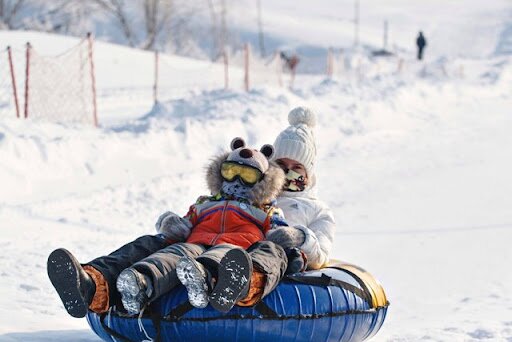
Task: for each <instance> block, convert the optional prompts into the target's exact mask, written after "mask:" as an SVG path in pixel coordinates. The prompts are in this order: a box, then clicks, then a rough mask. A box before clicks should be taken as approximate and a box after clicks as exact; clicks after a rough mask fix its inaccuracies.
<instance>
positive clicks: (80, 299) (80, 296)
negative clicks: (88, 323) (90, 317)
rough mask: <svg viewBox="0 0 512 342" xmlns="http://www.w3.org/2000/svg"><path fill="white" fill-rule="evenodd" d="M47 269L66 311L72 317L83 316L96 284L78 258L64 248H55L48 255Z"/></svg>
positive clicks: (85, 313)
mask: <svg viewBox="0 0 512 342" xmlns="http://www.w3.org/2000/svg"><path fill="white" fill-rule="evenodd" d="M47 271H48V277H49V278H50V281H51V282H52V285H53V287H54V288H55V290H57V293H58V294H59V296H60V299H61V300H62V304H64V308H65V309H66V310H67V312H68V313H69V314H70V315H71V316H73V317H77V318H81V317H85V315H87V311H88V308H89V304H91V301H92V299H93V297H94V293H95V292H96V284H95V283H94V280H93V279H92V278H91V277H90V276H89V274H87V272H85V270H84V269H83V268H82V265H81V264H80V263H79V262H78V260H76V258H75V257H74V256H73V255H72V254H71V253H70V252H69V251H67V250H66V249H64V248H59V249H56V250H54V251H53V252H52V253H51V254H50V256H49V257H48V262H47Z"/></svg>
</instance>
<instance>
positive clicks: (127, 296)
mask: <svg viewBox="0 0 512 342" xmlns="http://www.w3.org/2000/svg"><path fill="white" fill-rule="evenodd" d="M116 288H117V292H119V294H121V302H122V303H123V306H124V308H125V309H126V311H128V313H129V314H130V315H135V314H138V313H139V312H140V310H141V308H142V305H144V304H145V303H141V300H142V299H143V298H144V297H145V296H146V295H145V292H144V291H145V290H143V289H141V285H140V283H139V280H138V279H137V276H136V275H135V274H134V273H133V272H131V271H123V272H121V274H120V275H119V277H117V280H116Z"/></svg>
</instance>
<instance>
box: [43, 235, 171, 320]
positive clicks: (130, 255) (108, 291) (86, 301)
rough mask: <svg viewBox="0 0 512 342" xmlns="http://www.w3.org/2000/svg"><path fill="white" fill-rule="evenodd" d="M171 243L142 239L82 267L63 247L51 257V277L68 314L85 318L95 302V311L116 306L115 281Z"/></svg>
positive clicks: (149, 238)
mask: <svg viewBox="0 0 512 342" xmlns="http://www.w3.org/2000/svg"><path fill="white" fill-rule="evenodd" d="M167 244H168V243H167V242H166V240H165V239H163V238H161V237H159V236H150V235H147V236H142V237H140V238H138V239H136V240H135V241H132V242H130V243H128V244H126V245H124V246H123V247H121V248H119V249H118V250H116V251H114V252H112V253H111V254H109V255H107V256H102V257H99V258H96V259H94V260H93V261H91V262H89V263H87V264H80V263H79V262H78V260H76V258H75V257H74V256H73V255H72V254H71V253H70V252H69V251H67V250H65V249H63V248H60V249H57V250H55V251H53V252H52V253H51V254H50V256H49V257H48V264H47V271H48V276H49V277H50V280H51V282H52V284H53V286H54V287H55V289H56V290H57V293H58V294H59V296H60V297H61V300H62V302H63V304H64V307H65V308H66V310H67V311H68V313H69V314H70V315H72V316H74V317H84V316H85V315H86V314H87V308H88V306H89V305H90V304H91V303H93V304H94V305H93V306H92V307H89V309H91V310H94V311H95V312H102V311H106V310H108V308H109V307H110V306H112V305H113V304H116V302H117V301H118V299H119V296H118V294H117V292H116V291H115V288H116V287H115V282H116V278H117V276H118V275H119V273H120V272H121V271H122V270H123V269H124V268H126V267H127V266H129V265H131V264H132V263H134V262H136V261H138V260H140V259H142V258H144V257H145V256H147V255H149V254H151V253H153V252H154V251H157V250H159V249H161V248H163V247H165V246H166V245H167ZM82 266H83V267H82ZM64 270H65V271H64ZM100 302H101V303H100ZM71 303H74V304H73V305H72V304H71ZM119 303H120V302H119Z"/></svg>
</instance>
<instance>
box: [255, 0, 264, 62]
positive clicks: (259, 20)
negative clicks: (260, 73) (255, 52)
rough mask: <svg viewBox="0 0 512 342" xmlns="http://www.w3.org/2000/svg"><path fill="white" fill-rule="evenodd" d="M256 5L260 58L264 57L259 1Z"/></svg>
mask: <svg viewBox="0 0 512 342" xmlns="http://www.w3.org/2000/svg"><path fill="white" fill-rule="evenodd" d="M257 2H258V3H257V5H258V37H259V42H260V54H261V57H265V40H264V36H263V20H262V19H261V0H257Z"/></svg>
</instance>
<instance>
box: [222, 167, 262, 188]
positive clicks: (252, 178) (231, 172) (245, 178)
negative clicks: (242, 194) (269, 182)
mask: <svg viewBox="0 0 512 342" xmlns="http://www.w3.org/2000/svg"><path fill="white" fill-rule="evenodd" d="M220 174H221V175H222V178H224V179H225V180H227V181H228V182H233V181H234V180H235V179H237V178H238V179H240V181H242V183H244V184H245V185H250V186H253V185H254V184H256V183H258V182H259V181H260V180H261V179H262V178H263V173H262V172H261V171H260V170H258V169H257V168H255V167H253V166H250V165H245V164H239V163H237V162H230V161H225V162H223V163H222V165H221V167H220Z"/></svg>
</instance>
